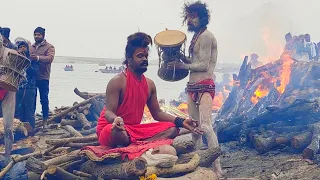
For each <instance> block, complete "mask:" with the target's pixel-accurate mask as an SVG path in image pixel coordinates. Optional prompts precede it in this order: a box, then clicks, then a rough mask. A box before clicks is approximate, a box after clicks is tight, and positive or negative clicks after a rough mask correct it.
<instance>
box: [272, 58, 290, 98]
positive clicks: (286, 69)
mask: <svg viewBox="0 0 320 180" xmlns="http://www.w3.org/2000/svg"><path fill="white" fill-rule="evenodd" d="M281 59H282V60H283V65H282V67H281V70H280V77H279V80H280V86H278V87H276V88H277V90H278V92H279V93H280V94H283V92H284V90H285V89H286V87H287V84H288V83H289V81H290V76H291V66H292V64H293V60H292V58H291V56H290V55H289V54H283V55H282V56H281Z"/></svg>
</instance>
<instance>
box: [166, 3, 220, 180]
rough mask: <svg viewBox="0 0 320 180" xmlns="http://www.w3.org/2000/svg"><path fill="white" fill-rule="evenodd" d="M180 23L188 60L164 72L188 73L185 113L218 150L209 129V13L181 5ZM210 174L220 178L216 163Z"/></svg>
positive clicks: (213, 49) (212, 51)
mask: <svg viewBox="0 0 320 180" xmlns="http://www.w3.org/2000/svg"><path fill="white" fill-rule="evenodd" d="M183 9H184V12H183V14H184V19H183V22H184V23H185V22H187V25H188V31H190V32H193V33H194V36H193V38H192V40H191V43H190V47H189V57H184V56H182V57H181V60H182V61H184V62H185V63H181V62H176V61H175V62H173V63H169V64H168V68H174V67H175V68H177V69H188V70H189V71H190V77H189V82H188V84H187V91H188V93H189V96H188V112H189V116H190V118H192V119H199V120H200V123H199V124H200V128H201V129H202V130H203V131H204V136H205V137H206V139H207V141H208V146H209V147H218V146H219V144H218V138H217V136H216V134H215V133H214V131H213V128H212V116H211V113H212V106H213V98H214V94H215V84H214V81H213V79H212V77H213V76H214V73H213V71H214V68H215V66H216V63H217V55H218V52H217V41H216V39H215V37H214V35H213V34H212V33H211V32H210V31H208V30H207V25H208V23H209V20H210V13H209V10H208V9H207V5H206V4H205V3H201V2H199V1H197V2H195V3H191V4H189V3H187V4H185V5H184V8H183ZM192 139H193V141H194V142H195V144H196V148H197V149H200V148H201V144H202V142H201V135H196V134H192ZM214 170H215V172H216V174H217V175H218V176H221V175H222V171H221V166H220V159H219V158H218V159H217V160H216V161H215V163H214Z"/></svg>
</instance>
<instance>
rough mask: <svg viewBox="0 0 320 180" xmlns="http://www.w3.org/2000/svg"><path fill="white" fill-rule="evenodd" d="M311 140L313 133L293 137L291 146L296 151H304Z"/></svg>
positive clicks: (308, 132)
mask: <svg viewBox="0 0 320 180" xmlns="http://www.w3.org/2000/svg"><path fill="white" fill-rule="evenodd" d="M311 138H312V133H311V131H307V132H304V133H301V134H299V135H297V136H293V137H292V139H291V146H292V147H294V148H296V149H304V148H306V147H307V146H308V145H309V144H310V143H311Z"/></svg>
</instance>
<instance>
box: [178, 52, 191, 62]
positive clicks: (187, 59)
mask: <svg viewBox="0 0 320 180" xmlns="http://www.w3.org/2000/svg"><path fill="white" fill-rule="evenodd" d="M179 58H180V59H181V61H183V62H184V63H187V64H191V59H190V58H189V57H187V56H185V55H184V54H183V53H182V52H180V54H179Z"/></svg>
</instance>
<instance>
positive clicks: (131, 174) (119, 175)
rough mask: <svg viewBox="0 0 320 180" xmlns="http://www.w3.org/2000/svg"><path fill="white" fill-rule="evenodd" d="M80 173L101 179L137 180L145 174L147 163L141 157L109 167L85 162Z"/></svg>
mask: <svg viewBox="0 0 320 180" xmlns="http://www.w3.org/2000/svg"><path fill="white" fill-rule="evenodd" d="M80 171H82V172H85V173H88V174H91V175H93V176H94V177H95V178H102V179H138V177H139V176H142V175H144V174H145V173H146V171H147V161H146V160H145V159H144V158H142V157H139V158H136V159H133V160H132V161H128V162H124V163H120V164H109V165H103V164H98V163H95V162H93V161H87V162H86V163H84V164H83V165H82V166H81V168H80Z"/></svg>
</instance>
